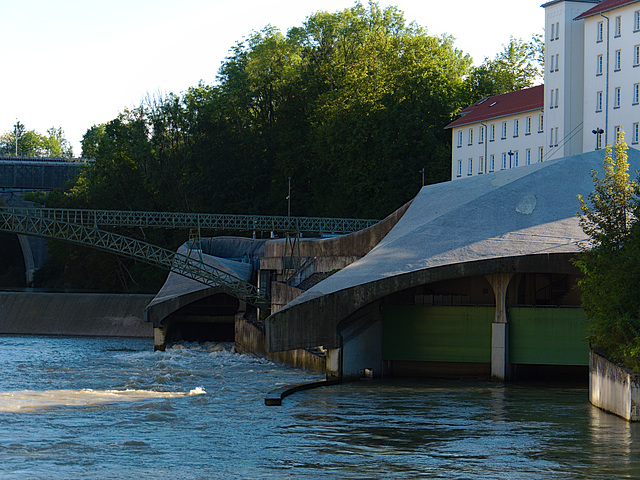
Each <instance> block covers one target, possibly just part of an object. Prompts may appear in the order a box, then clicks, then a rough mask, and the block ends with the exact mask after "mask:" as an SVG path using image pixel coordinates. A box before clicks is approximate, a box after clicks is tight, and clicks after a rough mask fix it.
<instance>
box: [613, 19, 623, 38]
mask: <svg viewBox="0 0 640 480" xmlns="http://www.w3.org/2000/svg"><path fill="white" fill-rule="evenodd" d="M621 27H622V17H616V20H615V24H614V27H613V29H614V30H613V32H614V33H613V36H614V37H619V36H620V35H621V32H622V28H621Z"/></svg>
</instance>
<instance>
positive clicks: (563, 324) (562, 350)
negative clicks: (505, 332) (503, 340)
mask: <svg viewBox="0 0 640 480" xmlns="http://www.w3.org/2000/svg"><path fill="white" fill-rule="evenodd" d="M585 337H586V333H585V320H584V313H583V312H582V310H581V309H579V308H531V307H529V308H526V307H517V308H515V307H514V308H510V309H509V360H510V361H511V363H521V364H533V365H589V345H588V344H587V342H586V341H585Z"/></svg>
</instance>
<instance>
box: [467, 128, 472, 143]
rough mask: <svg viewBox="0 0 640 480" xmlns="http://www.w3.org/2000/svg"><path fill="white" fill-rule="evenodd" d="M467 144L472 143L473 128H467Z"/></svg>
mask: <svg viewBox="0 0 640 480" xmlns="http://www.w3.org/2000/svg"><path fill="white" fill-rule="evenodd" d="M467 143H468V145H473V128H470V129H469V142H467Z"/></svg>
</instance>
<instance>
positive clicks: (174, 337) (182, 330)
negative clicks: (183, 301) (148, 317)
mask: <svg viewBox="0 0 640 480" xmlns="http://www.w3.org/2000/svg"><path fill="white" fill-rule="evenodd" d="M239 307H240V301H239V300H238V299H237V298H234V297H232V296H231V295H227V294H225V293H216V294H213V295H210V296H207V297H204V298H201V299H199V300H196V301H194V302H193V303H189V304H187V305H184V306H182V307H180V308H179V309H178V310H176V311H175V312H173V313H171V314H170V315H169V316H168V317H166V318H165V320H164V321H163V322H162V323H163V324H164V325H165V326H166V340H167V342H180V341H187V342H207V341H213V342H233V341H234V340H235V333H234V330H235V326H234V321H235V316H236V314H237V313H238V309H239Z"/></svg>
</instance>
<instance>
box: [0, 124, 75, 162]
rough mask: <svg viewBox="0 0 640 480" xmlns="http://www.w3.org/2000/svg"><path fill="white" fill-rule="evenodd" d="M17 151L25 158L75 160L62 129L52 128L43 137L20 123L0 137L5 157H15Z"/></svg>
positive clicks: (0, 150)
mask: <svg viewBox="0 0 640 480" xmlns="http://www.w3.org/2000/svg"><path fill="white" fill-rule="evenodd" d="M16 137H17V142H16ZM16 150H17V155H18V156H23V157H54V158H73V149H72V147H71V144H70V143H69V142H68V141H67V139H66V138H65V137H64V132H63V130H62V129H61V128H57V127H51V128H50V129H49V130H47V134H46V135H41V134H39V133H38V132H36V131H35V130H27V129H26V127H25V126H24V124H22V123H21V122H20V121H17V122H16V124H15V125H14V127H13V130H12V131H10V132H5V133H4V134H2V135H1V136H0V152H2V154H3V155H15V154H16Z"/></svg>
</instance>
